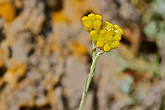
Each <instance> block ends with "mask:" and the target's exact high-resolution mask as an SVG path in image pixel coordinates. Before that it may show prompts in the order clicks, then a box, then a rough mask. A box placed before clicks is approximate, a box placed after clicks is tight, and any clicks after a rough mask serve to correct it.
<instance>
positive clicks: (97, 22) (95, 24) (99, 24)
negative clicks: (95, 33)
mask: <svg viewBox="0 0 165 110" xmlns="http://www.w3.org/2000/svg"><path fill="white" fill-rule="evenodd" d="M93 27H94V29H95V30H99V29H100V27H101V21H100V20H95V21H94V22H93Z"/></svg>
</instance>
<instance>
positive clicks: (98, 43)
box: [96, 41, 104, 48]
mask: <svg viewBox="0 0 165 110" xmlns="http://www.w3.org/2000/svg"><path fill="white" fill-rule="evenodd" d="M96 46H97V47H99V48H102V47H103V46H104V42H103V41H97V43H96Z"/></svg>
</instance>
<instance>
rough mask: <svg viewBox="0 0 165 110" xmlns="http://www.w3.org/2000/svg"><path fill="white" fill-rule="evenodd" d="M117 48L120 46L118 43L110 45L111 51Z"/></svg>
mask: <svg viewBox="0 0 165 110" xmlns="http://www.w3.org/2000/svg"><path fill="white" fill-rule="evenodd" d="M119 46H120V43H119V41H114V42H113V43H112V45H111V48H112V49H115V48H118V47H119Z"/></svg>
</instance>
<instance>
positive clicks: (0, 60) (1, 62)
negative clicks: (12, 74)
mask: <svg viewBox="0 0 165 110" xmlns="http://www.w3.org/2000/svg"><path fill="white" fill-rule="evenodd" d="M3 66H4V64H3V61H2V59H1V58H0V68H2V67H3Z"/></svg>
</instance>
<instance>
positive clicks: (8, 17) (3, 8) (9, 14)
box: [0, 0, 16, 22]
mask: <svg viewBox="0 0 165 110" xmlns="http://www.w3.org/2000/svg"><path fill="white" fill-rule="evenodd" d="M15 13H16V10H15V7H14V5H13V4H12V3H11V2H10V1H4V0H2V1H1V2H0V17H2V18H3V19H4V20H5V21H7V22H10V21H12V20H13V19H14V18H15Z"/></svg>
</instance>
